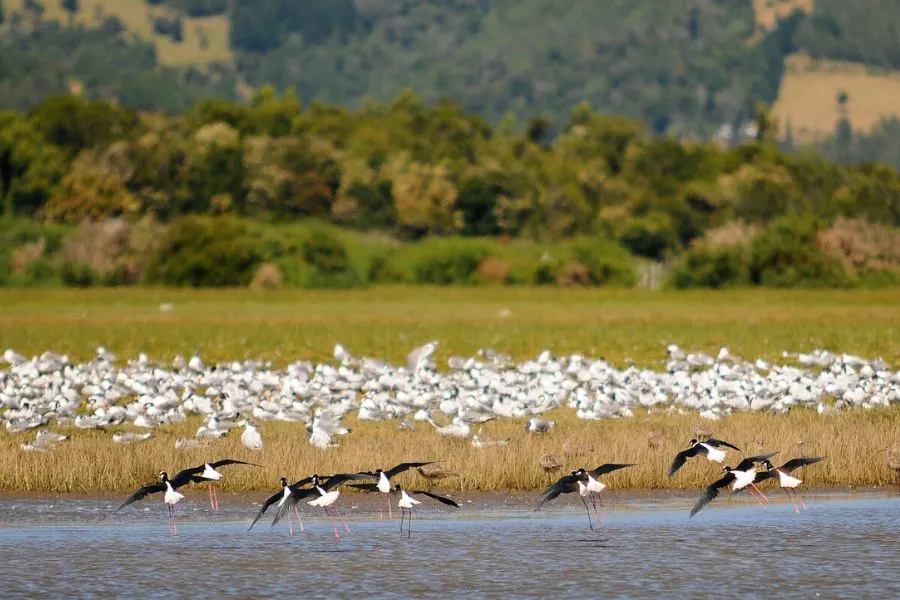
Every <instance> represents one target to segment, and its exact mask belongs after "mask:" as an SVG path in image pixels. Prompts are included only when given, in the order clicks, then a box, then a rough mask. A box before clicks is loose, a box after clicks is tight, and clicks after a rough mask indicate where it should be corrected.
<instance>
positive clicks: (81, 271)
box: [59, 260, 102, 287]
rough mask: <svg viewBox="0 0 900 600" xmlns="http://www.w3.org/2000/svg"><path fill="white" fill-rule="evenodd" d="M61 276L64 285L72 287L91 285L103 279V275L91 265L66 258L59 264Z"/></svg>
mask: <svg viewBox="0 0 900 600" xmlns="http://www.w3.org/2000/svg"><path fill="white" fill-rule="evenodd" d="M59 277H60V279H61V280H62V282H63V284H64V285H68V286H72V287H91V286H93V285H97V284H98V283H100V282H101V281H102V277H101V276H100V274H99V273H97V271H95V270H94V269H93V268H92V267H91V265H88V264H85V263H82V262H74V261H71V260H64V261H63V262H62V263H60V266H59Z"/></svg>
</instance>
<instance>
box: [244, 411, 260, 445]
mask: <svg viewBox="0 0 900 600" xmlns="http://www.w3.org/2000/svg"><path fill="white" fill-rule="evenodd" d="M241 443H242V444H243V445H244V446H246V447H247V448H249V449H250V450H261V449H262V444H263V442H262V436H261V435H260V434H259V431H257V429H256V422H254V421H253V420H252V419H247V421H246V422H245V423H244V432H243V433H242V434H241Z"/></svg>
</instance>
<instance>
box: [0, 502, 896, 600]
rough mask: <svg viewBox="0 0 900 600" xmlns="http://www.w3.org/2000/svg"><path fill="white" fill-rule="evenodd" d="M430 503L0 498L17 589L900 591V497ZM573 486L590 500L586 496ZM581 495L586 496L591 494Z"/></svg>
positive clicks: (375, 593) (215, 592)
mask: <svg viewBox="0 0 900 600" xmlns="http://www.w3.org/2000/svg"><path fill="white" fill-rule="evenodd" d="M458 499H459V500H460V504H461V507H462V508H461V510H459V511H453V512H452V513H451V512H449V511H445V510H441V509H437V508H435V509H428V510H422V511H420V512H419V513H418V514H417V515H416V516H415V517H414V519H413V524H412V528H413V530H412V535H411V537H410V538H408V539H407V537H406V535H405V534H404V535H403V536H401V535H400V533H399V532H398V520H397V519H396V515H395V518H394V519H393V520H387V519H385V520H384V521H381V520H379V516H378V510H377V508H376V507H375V504H373V503H371V502H369V504H368V505H366V504H365V501H366V500H367V498H364V497H359V496H357V497H355V498H351V497H348V498H347V502H346V504H345V506H346V514H347V518H348V524H349V526H350V528H351V532H350V533H343V532H342V537H341V538H340V539H339V540H336V539H335V538H334V537H333V536H332V535H331V531H330V528H329V525H328V522H327V521H326V520H324V519H321V518H317V517H305V528H306V531H305V532H304V533H302V534H301V533H299V532H297V533H296V535H294V536H290V535H289V534H288V532H287V529H286V527H282V526H279V527H277V528H275V529H270V528H269V527H268V526H267V524H266V525H265V526H263V527H259V526H257V528H254V529H253V530H251V531H250V532H248V531H247V525H248V522H249V520H250V518H251V515H252V513H253V512H255V510H256V508H255V504H254V503H256V502H260V501H261V500H262V496H261V495H235V496H229V497H227V498H223V502H222V508H221V510H220V511H219V514H216V515H212V514H210V513H209V507H208V506H207V505H205V504H204V502H203V500H204V498H203V496H202V495H201V494H199V493H197V494H195V497H194V498H191V499H190V500H191V501H189V502H185V503H183V504H182V505H179V511H180V512H181V514H180V519H181V521H182V522H181V524H180V525H179V528H178V535H176V536H174V537H172V536H170V535H169V532H168V530H167V528H166V525H165V514H164V511H163V510H162V507H161V506H160V504H161V503H158V502H157V503H152V505H151V504H147V505H146V506H145V507H144V508H145V510H141V511H139V513H138V514H134V513H132V514H128V515H122V514H119V515H117V516H116V517H115V518H109V519H105V517H106V516H107V514H108V513H109V511H111V510H112V509H113V508H114V507H115V505H116V504H117V501H118V499H117V498H106V497H104V498H102V499H98V498H83V497H65V496H64V497H53V498H51V497H42V498H37V497H15V498H12V497H7V498H4V499H3V500H2V501H0V515H2V517H0V520H2V525H0V573H2V577H3V589H4V594H3V595H4V597H5V598H25V597H36V596H39V595H46V596H50V597H62V596H66V597H79V598H110V597H122V598H124V597H129V598H131V597H153V598H182V597H185V596H186V595H193V596H200V597H212V596H227V597H243V598H249V597H254V598H273V597H277V596H283V595H285V594H302V595H303V596H304V597H314V598H327V597H345V598H349V597H359V596H366V597H375V598H412V597H416V598H418V597H432V598H438V597H442V598H446V597H448V596H453V597H466V598H470V597H474V598H508V597H529V598H539V597H544V598H546V597H560V596H566V597H572V596H580V597H605V598H610V597H647V596H649V595H653V596H656V597H660V598H685V597H689V598H704V597H710V596H713V595H715V596H721V597H764V598H772V597H779V598H890V597H896V596H897V595H898V594H900V552H898V551H897V532H898V529H897V527H898V526H897V523H900V496H898V495H897V494H896V493H891V492H885V491H883V490H869V491H865V492H860V491H847V490H843V491H827V492H826V491H821V492H815V493H808V494H807V496H806V503H807V505H808V510H806V511H803V512H802V513H800V514H795V513H794V512H793V510H792V509H791V505H790V503H789V502H788V501H787V499H783V498H779V497H777V496H775V495H774V494H773V495H772V501H771V502H770V504H769V506H768V507H767V508H765V509H763V508H761V507H760V506H759V505H758V504H756V503H755V502H753V501H752V500H749V499H747V498H741V499H738V500H734V501H731V502H722V503H720V504H718V505H714V506H711V507H709V508H708V509H707V510H705V511H703V512H702V513H700V514H698V515H697V517H695V518H693V519H688V517H687V514H688V509H689V506H690V504H691V503H692V502H693V498H692V497H689V496H687V495H683V496H682V495H677V496H671V495H660V494H657V495H646V494H645V495H630V494H629V493H628V492H623V491H613V492H612V493H611V496H609V497H608V498H607V508H608V510H607V512H606V514H605V515H602V516H603V524H604V527H603V528H601V529H598V530H597V531H595V532H591V531H590V530H589V529H588V527H587V524H586V523H585V520H586V519H585V513H584V511H583V510H582V509H581V505H580V503H577V500H574V499H572V498H569V499H566V500H564V501H561V502H558V503H557V504H555V505H553V506H551V507H549V508H547V509H546V510H541V511H539V512H535V510H534V502H533V500H534V497H533V495H531V494H522V493H517V494H513V495H504V494H477V493H476V494H469V495H462V496H459V498H458ZM573 501H574V502H573ZM576 504H577V505H576Z"/></svg>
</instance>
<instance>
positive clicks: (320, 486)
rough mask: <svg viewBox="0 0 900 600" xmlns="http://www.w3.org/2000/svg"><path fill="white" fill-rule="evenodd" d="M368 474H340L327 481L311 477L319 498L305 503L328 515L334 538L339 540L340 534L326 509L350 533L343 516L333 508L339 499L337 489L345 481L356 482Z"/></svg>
mask: <svg viewBox="0 0 900 600" xmlns="http://www.w3.org/2000/svg"><path fill="white" fill-rule="evenodd" d="M368 476H369V474H363V473H342V474H339V475H332V476H330V477H328V478H327V479H322V478H319V477H318V476H317V475H313V489H315V490H317V491H318V492H319V497H318V498H316V499H315V500H310V501H309V502H307V504H309V505H310V506H321V507H322V510H324V511H325V514H326V515H328V517H329V519H330V520H331V530H332V531H333V532H334V537H336V538H340V537H341V536H340V534H338V530H337V527H336V526H335V524H334V518H333V517H332V516H331V513H329V512H328V508H329V507H332V510H334V512H335V514H337V516H338V518H339V519H340V520H341V523H343V525H344V529H345V530H346V531H347V533H350V526H349V525H347V521H345V520H344V517H343V515H341V511H339V510H338V509H337V507H336V506H334V503H335V502H337V499H338V497H340V495H341V492H340V491H339V490H338V489H332V488H337V487H338V486H340V485H341V484H343V483H346V482H347V481H352V480H357V479H361V478H365V477H368Z"/></svg>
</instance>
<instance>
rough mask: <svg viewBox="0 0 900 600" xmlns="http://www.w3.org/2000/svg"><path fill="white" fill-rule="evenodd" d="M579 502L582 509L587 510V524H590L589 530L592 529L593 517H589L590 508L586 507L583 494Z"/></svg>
mask: <svg viewBox="0 0 900 600" xmlns="http://www.w3.org/2000/svg"><path fill="white" fill-rule="evenodd" d="M581 503H582V504H584V510H586V511H587V516H588V525H590V526H591V531H593V530H594V518H593V517H591V509H590V508H588V505H587V501H585V499H584V496H581Z"/></svg>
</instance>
